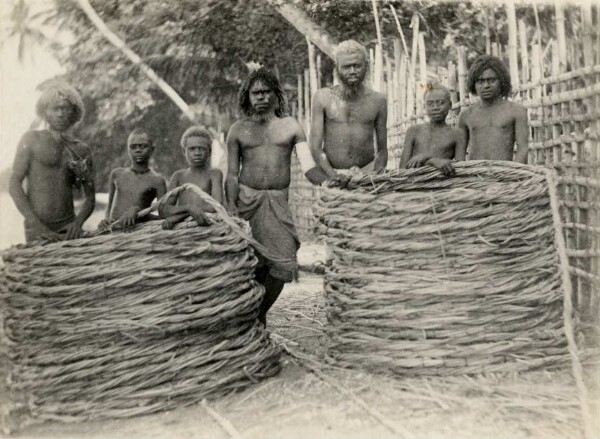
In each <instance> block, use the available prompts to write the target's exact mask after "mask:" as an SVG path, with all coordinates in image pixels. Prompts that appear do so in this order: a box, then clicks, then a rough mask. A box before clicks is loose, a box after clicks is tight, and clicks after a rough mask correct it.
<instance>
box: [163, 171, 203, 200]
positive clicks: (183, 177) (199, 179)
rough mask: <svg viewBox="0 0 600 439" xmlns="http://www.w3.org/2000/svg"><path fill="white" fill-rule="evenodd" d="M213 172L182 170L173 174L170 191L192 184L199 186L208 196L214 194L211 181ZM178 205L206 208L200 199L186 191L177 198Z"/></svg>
mask: <svg viewBox="0 0 600 439" xmlns="http://www.w3.org/2000/svg"><path fill="white" fill-rule="evenodd" d="M211 172H213V171H211V170H210V169H204V170H202V171H199V170H192V169H181V170H179V171H177V172H175V173H174V174H173V177H172V178H171V183H170V184H169V189H174V188H176V187H178V186H182V185H184V184H186V183H190V184H193V185H196V186H198V188H200V190H202V191H204V192H206V193H207V194H209V195H211V194H212V180H211ZM177 204H178V205H184V204H192V205H200V206H201V207H206V206H205V205H204V202H202V200H200V199H199V197H198V196H197V195H196V194H194V193H193V192H191V191H186V190H184V191H183V192H181V193H180V194H179V196H178V197H177Z"/></svg>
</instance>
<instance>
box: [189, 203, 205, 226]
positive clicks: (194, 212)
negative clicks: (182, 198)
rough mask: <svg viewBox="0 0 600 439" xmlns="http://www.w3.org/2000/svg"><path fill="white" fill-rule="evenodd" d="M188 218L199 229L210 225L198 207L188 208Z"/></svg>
mask: <svg viewBox="0 0 600 439" xmlns="http://www.w3.org/2000/svg"><path fill="white" fill-rule="evenodd" d="M190 216H191V217H192V219H193V220H194V221H196V222H197V223H198V225H199V226H200V227H203V226H208V225H209V224H210V221H209V220H208V218H207V217H206V215H204V212H203V211H202V209H200V208H199V207H195V206H194V207H190Z"/></svg>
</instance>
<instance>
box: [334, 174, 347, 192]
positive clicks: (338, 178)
mask: <svg viewBox="0 0 600 439" xmlns="http://www.w3.org/2000/svg"><path fill="white" fill-rule="evenodd" d="M351 179H352V176H350V175H347V174H341V173H338V174H336V175H335V177H333V178H332V179H331V181H334V182H336V183H337V184H339V186H340V189H346V188H347V187H348V184H349V183H350V180H351Z"/></svg>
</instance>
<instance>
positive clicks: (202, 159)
mask: <svg viewBox="0 0 600 439" xmlns="http://www.w3.org/2000/svg"><path fill="white" fill-rule="evenodd" d="M212 140H213V139H212V136H211V135H210V133H209V132H208V130H207V129H206V128H204V127H202V126H198V125H194V126H191V127H189V128H188V129H187V130H186V131H185V132H184V133H183V136H181V148H182V149H183V153H184V155H185V159H186V161H187V163H188V167H187V169H180V170H179V171H176V172H175V173H174V174H173V176H172V177H171V180H170V181H169V190H173V189H175V188H176V187H179V186H181V185H183V184H185V183H191V184H194V185H196V186H198V188H200V189H201V190H203V191H204V192H206V193H207V194H210V195H211V196H212V197H213V198H214V199H215V200H216V201H218V202H219V203H223V173H222V172H221V171H220V170H219V169H211V168H210V157H211V145H212ZM213 211H214V208H213V207H212V206H210V205H209V204H207V203H204V202H203V201H202V200H199V199H198V196H197V195H196V194H194V193H193V192H191V191H183V192H181V193H180V194H179V196H178V197H177V204H175V200H174V199H172V198H171V199H169V200H168V201H167V202H166V203H165V204H164V205H163V206H162V207H161V208H160V210H159V213H160V214H161V216H163V217H165V218H166V219H165V221H164V222H163V228H164V229H171V228H173V226H174V225H175V224H177V223H178V222H181V221H183V220H184V219H185V218H187V217H188V216H192V218H194V219H195V220H196V221H198V222H199V223H200V224H203V223H204V222H205V218H204V215H203V213H202V212H213Z"/></svg>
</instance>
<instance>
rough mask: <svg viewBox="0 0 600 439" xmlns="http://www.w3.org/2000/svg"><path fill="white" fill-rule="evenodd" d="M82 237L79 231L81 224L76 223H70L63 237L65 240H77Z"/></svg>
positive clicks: (81, 232) (80, 230)
mask: <svg viewBox="0 0 600 439" xmlns="http://www.w3.org/2000/svg"><path fill="white" fill-rule="evenodd" d="M82 235H83V230H82V229H81V224H79V223H78V222H77V221H75V222H73V223H71V224H70V225H69V227H67V233H66V235H65V239H78V238H81V236H82Z"/></svg>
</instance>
